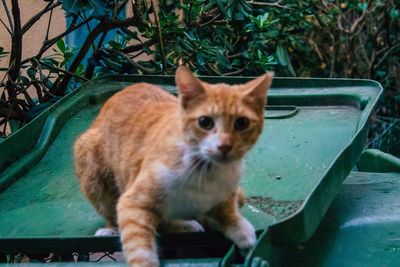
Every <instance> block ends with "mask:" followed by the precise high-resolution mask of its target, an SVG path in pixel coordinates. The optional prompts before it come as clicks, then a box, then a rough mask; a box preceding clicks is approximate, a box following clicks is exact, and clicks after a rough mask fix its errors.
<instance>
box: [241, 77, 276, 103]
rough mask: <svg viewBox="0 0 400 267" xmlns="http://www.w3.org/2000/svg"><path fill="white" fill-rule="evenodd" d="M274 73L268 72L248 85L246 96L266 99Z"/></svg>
mask: <svg viewBox="0 0 400 267" xmlns="http://www.w3.org/2000/svg"><path fill="white" fill-rule="evenodd" d="M273 77H274V72H273V71H268V72H267V73H265V74H264V75H262V76H260V77H258V78H256V79H254V80H252V81H250V82H248V83H246V85H245V87H246V89H245V90H246V95H248V96H253V97H266V95H267V91H268V89H269V88H270V86H271V83H272V78H273Z"/></svg>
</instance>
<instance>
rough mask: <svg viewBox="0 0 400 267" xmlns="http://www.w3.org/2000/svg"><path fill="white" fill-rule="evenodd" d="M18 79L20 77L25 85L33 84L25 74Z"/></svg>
mask: <svg viewBox="0 0 400 267" xmlns="http://www.w3.org/2000/svg"><path fill="white" fill-rule="evenodd" d="M18 79H19V80H20V81H21V82H22V83H23V84H24V85H25V86H28V85H30V84H31V83H30V81H29V79H28V78H26V77H25V76H19V77H18Z"/></svg>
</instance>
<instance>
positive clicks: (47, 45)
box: [22, 17, 93, 64]
mask: <svg viewBox="0 0 400 267" xmlns="http://www.w3.org/2000/svg"><path fill="white" fill-rule="evenodd" d="M92 19H93V17H89V18H88V19H87V20H85V21H82V22H80V23H79V24H77V25H74V23H72V24H71V26H70V27H69V28H68V29H67V30H66V31H65V32H63V33H61V34H59V35H57V36H56V37H54V38H52V39H50V40H47V41H45V42H43V45H42V47H41V48H40V51H39V53H38V54H37V55H36V56H34V57H31V58H27V59H24V60H23V61H22V64H25V63H27V62H29V61H30V60H31V59H32V58H38V59H40V58H41V57H42V55H43V53H44V52H46V51H47V50H48V49H49V48H51V47H52V46H53V45H54V44H55V43H56V42H57V41H58V40H60V39H61V38H63V37H65V36H66V35H67V34H69V33H70V32H73V31H74V30H76V29H78V28H80V27H82V26H83V25H85V24H86V23H88V22H89V21H91V20H92ZM75 21H76V20H75Z"/></svg>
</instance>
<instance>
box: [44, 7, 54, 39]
mask: <svg viewBox="0 0 400 267" xmlns="http://www.w3.org/2000/svg"><path fill="white" fill-rule="evenodd" d="M52 18H53V9H52V10H50V16H49V23H48V24H47V31H46V37H45V38H44V40H45V41H47V40H49V33H50V25H51V21H52Z"/></svg>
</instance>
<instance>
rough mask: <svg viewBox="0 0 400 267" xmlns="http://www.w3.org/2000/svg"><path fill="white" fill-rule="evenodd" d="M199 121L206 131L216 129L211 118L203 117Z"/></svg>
mask: <svg viewBox="0 0 400 267" xmlns="http://www.w3.org/2000/svg"><path fill="white" fill-rule="evenodd" d="M198 121H199V126H200V127H201V128H203V129H205V130H211V129H212V128H214V121H213V119H212V118H210V117H206V116H201V117H200V118H199V120H198Z"/></svg>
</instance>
